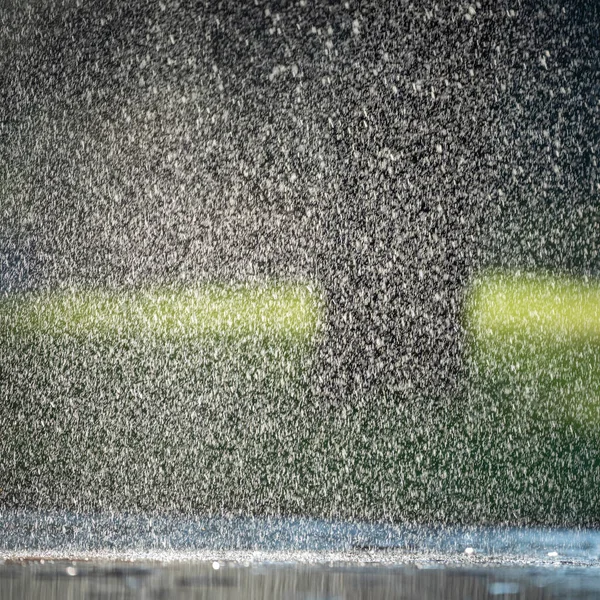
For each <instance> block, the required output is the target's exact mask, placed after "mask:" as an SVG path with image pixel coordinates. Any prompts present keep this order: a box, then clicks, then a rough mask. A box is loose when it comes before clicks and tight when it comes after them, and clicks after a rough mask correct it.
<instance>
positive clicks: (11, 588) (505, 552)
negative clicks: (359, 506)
mask: <svg viewBox="0 0 600 600" xmlns="http://www.w3.org/2000/svg"><path fill="white" fill-rule="evenodd" d="M0 530H1V531H2V536H1V537H0V598H35V599H40V600H41V599H46V600H51V599H54V598H56V599H58V598H209V597H210V598H223V599H225V598H232V599H233V598H294V599H296V598H297V599H306V600H308V599H309V598H310V599H313V600H315V599H322V600H325V599H333V598H336V599H341V598H347V599H353V598H372V599H378V598H404V599H410V598H421V599H428V598H460V599H465V598H470V599H471V600H476V599H479V598H520V599H530V598H531V599H533V598H536V599H537V598H540V599H542V598H578V599H583V598H597V597H598V596H599V594H600V532H598V531H593V530H552V529H526V528H523V529H519V528H498V527H496V528H465V527H463V528H436V527H424V526H406V525H404V526H394V525H387V524H368V523H342V522H333V521H325V520H309V519H264V518H261V519H251V518H223V517H215V518H203V519H199V518H196V519H187V518H183V517H177V518H175V517H156V516H155V517H150V516H148V515H106V514H105V515H100V514H97V515H76V514H70V513H65V512H55V513H36V512H19V513H17V512H6V511H5V512H4V513H0Z"/></svg>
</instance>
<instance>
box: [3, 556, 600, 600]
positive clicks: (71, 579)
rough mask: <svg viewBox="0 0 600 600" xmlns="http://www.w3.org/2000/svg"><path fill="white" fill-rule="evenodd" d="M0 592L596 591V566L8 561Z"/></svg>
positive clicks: (381, 594) (584, 594) (343, 594)
mask: <svg viewBox="0 0 600 600" xmlns="http://www.w3.org/2000/svg"><path fill="white" fill-rule="evenodd" d="M0 597H2V598H39V599H40V600H41V599H44V600H54V599H57V600H58V599H61V600H62V599H65V598H219V599H225V598H227V599H237V598H249V599H250V598H289V599H298V600H300V599H302V600H309V599H310V600H317V599H319V600H325V599H328V600H333V599H334V598H335V599H340V600H341V599H342V598H344V599H355V598H372V599H380V598H403V599H412V598H415V599H417V598H419V599H421V600H427V599H430V598H431V599H433V598H436V599H438V598H448V599H450V598H452V599H454V598H456V599H459V598H460V599H461V600H465V599H467V598H470V599H472V600H475V599H478V598H520V599H525V598H527V599H534V598H535V599H538V598H539V599H542V598H579V599H583V598H598V597H600V571H598V569H597V568H575V567H547V566H546V567H541V566H538V567H531V566H529V567H527V566H522V567H514V566H513V567H498V566H495V567H492V566H487V567H484V566H476V565H474V566H466V565H463V566H458V565H445V564H439V563H435V562H423V563H415V564H407V565H384V564H364V563H361V564H359V563H331V564H323V563H312V564H311V563H298V562H270V561H267V562H265V561H258V562H237V561H232V562H217V561H212V562H207V561H200V562H197V561H191V562H169V563H163V564H161V563H156V562H147V561H144V562H130V563H127V562H105V561H96V560H94V561H72V562H71V561H69V562H65V561H56V562H55V561H49V562H48V561H42V560H31V561H22V562H21V561H17V562H13V561H8V562H6V563H4V564H3V565H2V566H1V567H0Z"/></svg>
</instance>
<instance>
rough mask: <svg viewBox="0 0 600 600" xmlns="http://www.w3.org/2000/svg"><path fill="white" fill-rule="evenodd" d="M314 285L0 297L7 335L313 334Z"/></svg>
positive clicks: (317, 310)
mask: <svg viewBox="0 0 600 600" xmlns="http://www.w3.org/2000/svg"><path fill="white" fill-rule="evenodd" d="M322 309H323V303H322V298H321V294H320V292H319V290H318V289H317V288H315V287H314V286H311V285H307V284H299V283H268V284H262V285H258V284H257V285H249V284H248V285H235V286H228V285H223V284H208V285H196V286H192V287H177V288H169V287H158V286H155V287H145V288H143V289H137V290H118V291H116V290H109V289H72V290H60V291H59V290H56V291H51V292H30V293H23V294H16V295H8V296H5V297H4V298H3V299H2V300H0V326H2V327H3V328H5V327H7V328H8V329H9V330H10V331H12V332H13V334H15V335H17V336H19V335H21V334H45V335H51V336H55V335H70V336H74V337H89V336H100V337H103V338H107V337H108V338H114V337H122V336H132V335H133V336H144V337H145V336H150V337H166V338H175V339H177V338H181V337H206V336H209V337H234V338H235V337H248V336H259V337H260V336H265V335H266V336H273V335H274V336H283V337H285V338H290V339H291V340H297V341H303V340H310V339H312V338H313V337H314V336H315V335H316V334H317V331H318V328H319V326H320V323H321V322H322V311H323V310H322Z"/></svg>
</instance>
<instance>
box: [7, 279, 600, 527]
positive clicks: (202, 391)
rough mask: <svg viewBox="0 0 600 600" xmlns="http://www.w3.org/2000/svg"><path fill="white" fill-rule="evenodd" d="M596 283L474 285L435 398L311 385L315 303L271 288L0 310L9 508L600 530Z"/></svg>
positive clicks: (54, 295) (49, 300)
mask: <svg viewBox="0 0 600 600" xmlns="http://www.w3.org/2000/svg"><path fill="white" fill-rule="evenodd" d="M599 290H600V288H599V286H598V284H597V283H590V282H585V281H582V280H575V279H568V278H561V277H555V276H550V275H539V274H524V275H518V274H515V273H507V272H490V273H483V274H482V275H480V276H479V277H478V279H476V280H475V282H474V283H473V285H472V286H471V287H470V288H469V289H468V290H467V295H466V303H465V313H464V316H465V322H464V325H465V331H466V353H465V369H466V370H465V378H464V382H463V386H462V388H461V389H460V393H458V394H448V393H446V392H445V391H444V390H441V391H440V395H439V397H438V398H422V397H412V396H410V395H406V394H404V395H399V394H398V393H390V392H388V391H386V390H372V391H371V392H368V391H367V392H365V396H364V398H361V399H360V402H358V403H352V402H348V403H341V404H340V403H329V402H327V399H326V398H324V397H323V396H321V395H320V393H319V392H318V390H317V391H316V392H315V390H314V388H313V384H314V383H315V382H316V381H318V380H319V377H320V376H321V375H322V373H321V372H320V369H319V362H318V355H319V353H318V351H317V349H318V347H319V344H320V336H321V333H322V332H323V328H322V323H323V321H324V315H325V311H326V306H325V303H324V299H323V297H322V295H321V293H320V291H319V289H318V288H317V287H311V286H309V285H304V284H288V283H277V284H270V285H262V286H244V285H240V286H234V287H231V286H224V285H210V286H199V287H194V288H178V289H171V288H147V289H144V290H137V291H118V292H117V291H108V290H94V291H90V290H79V291H64V292H57V291H55V292H51V293H31V294H25V295H20V296H10V297H5V298H4V299H3V300H2V302H0V334H1V335H0V356H1V358H2V360H1V362H0V369H1V373H0V375H1V377H0V391H1V392H2V396H3V398H4V399H5V401H4V402H3V403H2V404H0V429H1V431H2V435H1V436H0V455H1V456H2V457H3V460H4V465H3V466H4V469H3V471H4V473H3V475H2V476H3V482H2V484H0V488H2V489H3V490H4V492H3V494H4V502H5V503H6V504H9V505H10V504H12V505H17V506H39V507H44V508H49V507H61V508H69V509H75V510H101V509H104V510H108V509H110V510H149V511H158V512H164V511H176V512H187V511H192V512H195V513H203V514H206V513H221V512H229V513H231V512H233V513H244V514H303V515H314V516H328V517H336V518H350V519H367V520H369V519H392V520H403V521H425V522H438V523H440V522H444V523H457V522H460V523H521V524H523V523H534V524H561V525H568V524H571V525H573V524H577V525H581V524H597V523H600V428H599V427H598V424H599V423H600V419H599V418H598V405H599V402H598V391H599V382H600V369H599V367H598V355H599V354H600V352H598V349H599V338H600V326H599V324H598V315H599V305H600V291H599Z"/></svg>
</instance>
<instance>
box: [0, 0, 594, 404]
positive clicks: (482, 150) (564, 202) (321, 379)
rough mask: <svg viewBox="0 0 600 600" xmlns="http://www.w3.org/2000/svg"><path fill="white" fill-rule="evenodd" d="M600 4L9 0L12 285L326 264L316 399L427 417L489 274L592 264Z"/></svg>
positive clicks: (450, 395) (4, 168)
mask: <svg viewBox="0 0 600 600" xmlns="http://www.w3.org/2000/svg"><path fill="white" fill-rule="evenodd" d="M599 25H600V5H599V4H598V3H597V2H596V1H595V0H590V1H589V2H585V1H579V2H575V1H567V0H563V1H561V0H559V1H556V2H539V1H518V0H513V1H504V0H493V1H481V2H473V3H469V2H429V1H424V0H417V1H411V2H408V1H404V0H400V1H394V2H356V1H348V2H321V1H318V2H313V1H311V0H306V1H304V0H300V1H296V2H289V3H277V2H262V1H260V2H258V1H254V2H227V1H225V2H216V1H208V2H184V1H176V2H170V1H168V0H159V1H157V2H149V1H138V0H135V1H133V2H126V3H123V2H114V3H113V2H104V1H102V2H70V1H67V2H18V3H10V2H6V1H5V2H4V3H3V5H2V8H1V9H0V48H1V54H0V166H1V169H0V207H1V211H0V212H1V215H2V217H1V220H0V269H1V270H0V289H2V290H4V291H5V292H12V291H15V290H20V289H31V288H44V289H51V288H55V287H63V286H68V285H86V284H91V285H97V284H100V285H106V286H113V287H116V288H121V287H127V286H136V285H140V284H143V283H146V282H184V283H185V282H188V283H191V282H196V281H212V280H224V281H252V280H263V279H268V278H282V279H292V280H313V281H317V282H319V283H320V284H321V285H322V286H323V288H324V290H325V295H326V302H327V321H328V326H327V328H326V330H325V339H324V340H323V342H322V343H321V346H320V350H319V352H320V358H319V362H318V366H317V367H316V368H315V370H314V373H313V377H312V383H311V385H312V388H313V390H314V392H315V398H317V399H318V400H317V403H318V404H319V406H323V407H332V406H333V407H336V406H339V405H340V404H344V405H353V404H355V405H361V403H364V402H365V400H364V399H365V398H371V397H374V396H377V394H384V395H386V397H394V398H395V400H394V402H402V401H403V400H402V399H403V398H404V399H406V398H412V397H426V398H429V399H432V398H433V400H432V401H433V402H434V404H433V405H432V407H431V408H430V410H431V411H433V412H435V411H436V410H438V409H436V406H437V405H436V404H435V403H436V402H438V405H439V404H440V403H441V404H442V405H444V406H445V405H446V404H447V403H448V402H450V403H451V402H452V401H453V399H454V398H457V397H458V396H460V386H461V383H460V382H461V380H462V375H461V374H462V372H463V366H462V360H461V346H462V339H463V334H462V325H461V311H462V302H463V297H464V289H465V286H466V285H467V283H468V281H469V279H470V277H471V276H472V275H473V273H475V272H477V271H479V270H480V269H482V268H484V267H488V266H503V267H510V268H525V269H541V268H546V269H550V270H552V271H557V272H566V273H571V274H588V275H599V274H600V253H599V250H600V201H599V194H600V178H599V176H598V166H597V161H598V152H599V142H600V108H599V98H600V96H599V91H600V73H599V71H600V26H599ZM436 398H437V399H438V400H435V399H436ZM457 402H458V401H457ZM334 410H335V408H334Z"/></svg>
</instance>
